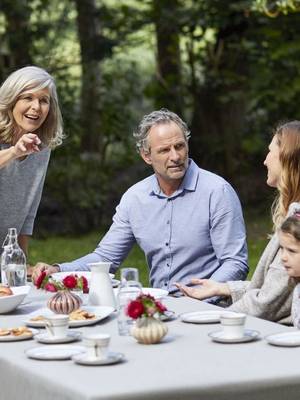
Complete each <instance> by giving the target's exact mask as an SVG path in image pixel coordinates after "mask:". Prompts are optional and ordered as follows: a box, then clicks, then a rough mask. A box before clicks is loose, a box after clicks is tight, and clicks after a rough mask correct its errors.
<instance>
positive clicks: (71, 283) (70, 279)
mask: <svg viewBox="0 0 300 400" xmlns="http://www.w3.org/2000/svg"><path fill="white" fill-rule="evenodd" d="M63 284H64V285H65V287H66V288H68V289H74V288H75V287H76V285H77V279H76V277H75V276H74V275H68V276H66V277H65V278H64V279H63Z"/></svg>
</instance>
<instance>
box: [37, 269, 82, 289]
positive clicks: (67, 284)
mask: <svg viewBox="0 0 300 400" xmlns="http://www.w3.org/2000/svg"><path fill="white" fill-rule="evenodd" d="M35 286H36V287H37V288H38V289H44V290H47V291H48V292H57V291H59V290H82V291H83V293H88V292H89V288H88V281H87V279H86V277H85V276H78V275H76V274H70V275H67V276H66V277H65V278H64V279H63V280H62V281H57V280H55V279H53V278H52V277H51V276H49V275H47V274H46V272H45V271H42V272H41V273H40V275H39V276H38V278H37V280H36V281H35Z"/></svg>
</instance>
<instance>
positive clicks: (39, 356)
mask: <svg viewBox="0 0 300 400" xmlns="http://www.w3.org/2000/svg"><path fill="white" fill-rule="evenodd" d="M84 352H85V348H84V347H83V346H67V345H57V346H55V345H53V346H42V347H32V348H31V349H28V350H25V354H26V356H27V357H29V358H34V359H36V360H68V359H69V358H71V357H72V356H75V355H76V354H80V353H84Z"/></svg>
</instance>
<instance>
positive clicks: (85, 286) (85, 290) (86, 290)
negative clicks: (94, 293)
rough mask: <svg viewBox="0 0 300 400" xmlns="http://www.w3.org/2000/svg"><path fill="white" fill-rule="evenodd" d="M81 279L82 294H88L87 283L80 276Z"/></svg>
mask: <svg viewBox="0 0 300 400" xmlns="http://www.w3.org/2000/svg"><path fill="white" fill-rule="evenodd" d="M81 279H82V291H83V293H88V292H89V285H88V281H87V279H86V277H85V276H82V277H81Z"/></svg>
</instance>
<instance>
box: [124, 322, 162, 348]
mask: <svg viewBox="0 0 300 400" xmlns="http://www.w3.org/2000/svg"><path fill="white" fill-rule="evenodd" d="M167 332H168V328H167V326H166V325H165V324H164V323H163V322H162V321H160V320H159V319H156V318H153V317H143V318H139V319H138V320H137V321H136V324H135V325H134V326H133V327H132V328H131V335H132V336H133V337H134V338H135V339H136V340H137V341H138V342H139V343H142V344H154V343H158V342H159V341H160V340H161V339H162V338H163V337H164V336H165V335H166V333H167Z"/></svg>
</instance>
